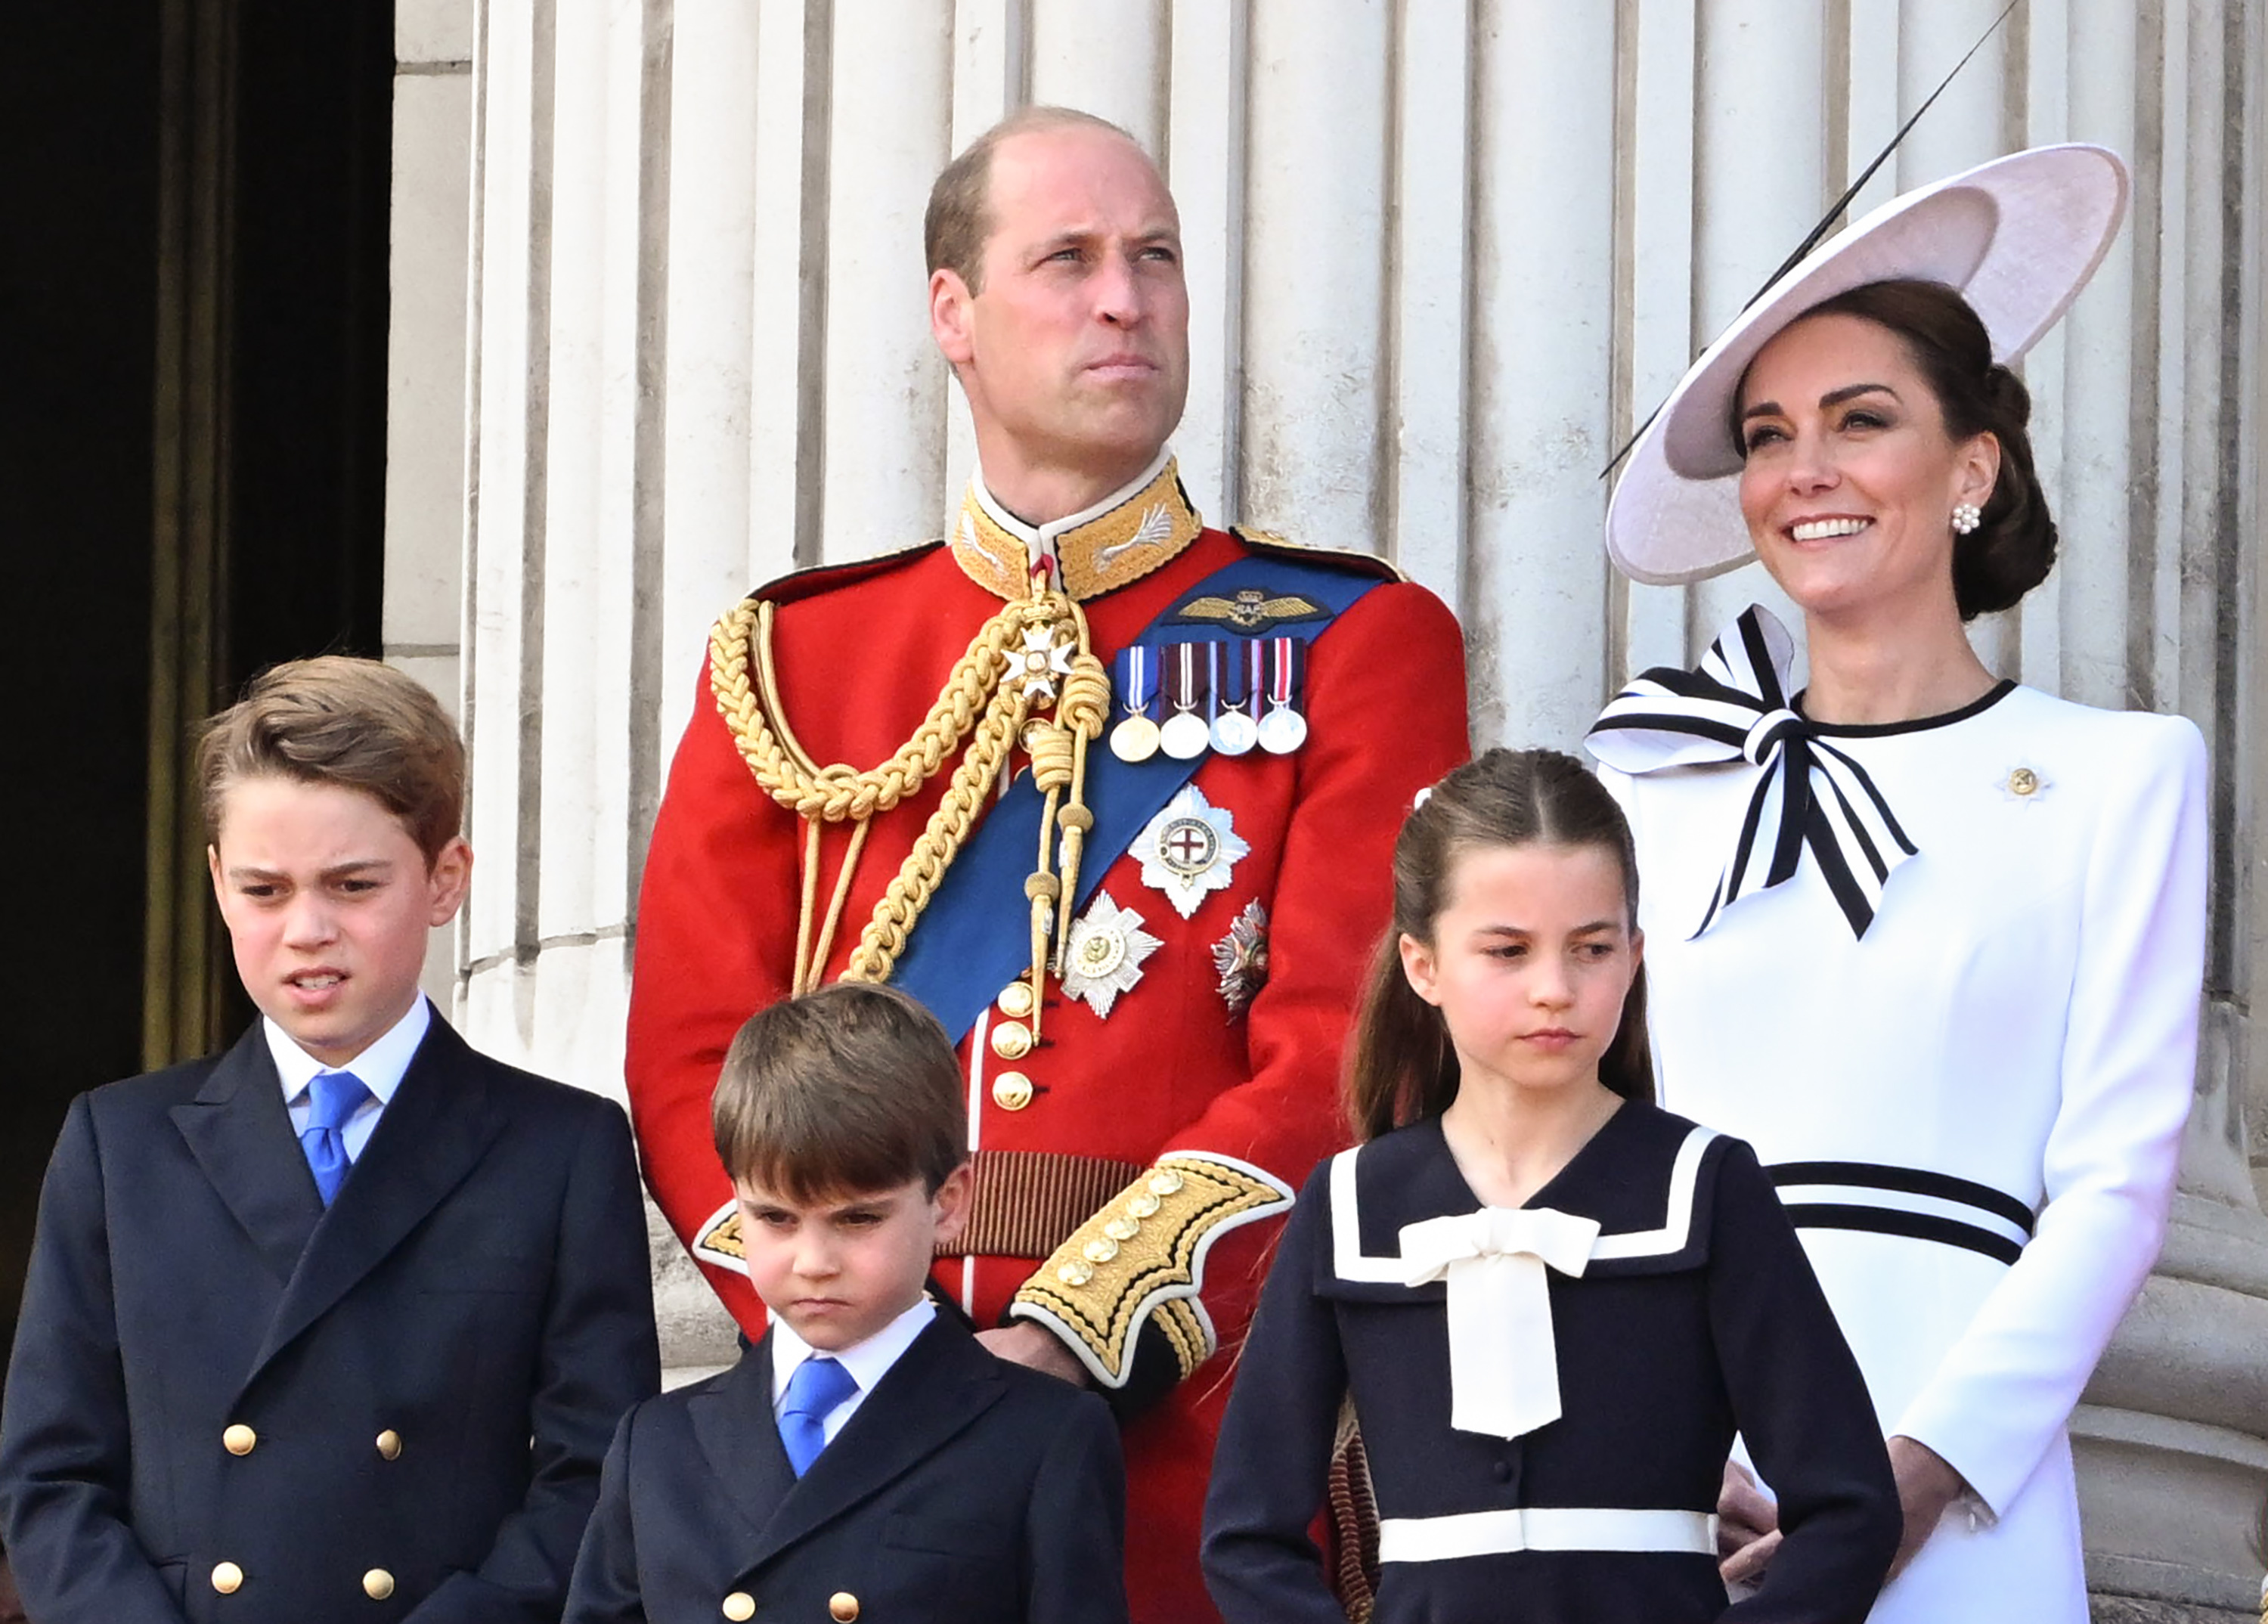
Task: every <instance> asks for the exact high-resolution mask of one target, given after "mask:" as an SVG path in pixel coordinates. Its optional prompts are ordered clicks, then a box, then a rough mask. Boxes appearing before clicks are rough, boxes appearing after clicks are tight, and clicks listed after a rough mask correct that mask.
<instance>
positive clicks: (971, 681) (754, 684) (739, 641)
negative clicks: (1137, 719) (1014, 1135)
mask: <svg viewBox="0 0 2268 1624" xmlns="http://www.w3.org/2000/svg"><path fill="white" fill-rule="evenodd" d="M773 615H774V606H773V605H772V604H770V603H769V602H757V601H754V600H751V601H748V602H742V603H740V604H738V605H736V606H734V607H733V609H730V610H728V611H727V612H726V613H725V616H723V617H722V618H721V619H719V620H718V623H717V625H716V628H715V630H714V631H711V633H710V637H709V686H710V691H711V693H712V694H713V695H714V696H715V698H716V701H717V709H718V712H719V713H720V714H722V716H723V717H724V719H725V725H726V726H727V727H730V728H731V729H732V732H733V742H734V743H735V744H736V745H737V746H738V747H739V749H740V756H741V758H742V759H743V760H744V761H746V762H747V764H748V770H749V771H751V772H752V773H754V774H755V779H756V782H757V784H758V785H760V786H762V788H763V790H764V792H765V793H766V794H769V795H770V796H771V798H772V799H773V800H774V801H777V802H778V803H779V804H780V805H781V806H784V807H785V808H788V809H789V810H791V811H792V812H794V813H795V814H796V815H797V816H799V817H800V818H802V819H803V820H804V823H805V826H806V837H805V842H804V865H803V893H802V900H801V905H800V908H799V914H798V918H797V921H796V945H795V978H794V982H793V991H795V992H797V993H806V992H808V991H810V990H811V989H812V988H813V987H814V986H816V985H819V982H820V979H821V977H822V976H823V975H824V974H825V971H826V965H827V961H828V955H829V954H830V952H831V951H832V950H833V948H834V943H835V934H836V927H837V926H838V925H839V924H840V923H841V920H842V916H843V906H844V904H845V903H846V901H847V900H848V899H849V897H850V894H851V880H852V877H853V875H855V873H856V872H857V869H858V860H859V857H860V855H861V854H862V853H863V852H864V850H865V840H866V832H867V829H868V827H869V824H870V823H871V822H872V820H873V816H874V815H875V814H876V813H877V812H887V811H888V810H889V809H890V808H893V807H895V806H896V805H897V804H898V802H899V801H902V800H903V799H904V798H905V797H906V796H908V795H909V794H913V793H914V792H915V791H916V790H917V789H919V788H920V787H921V786H922V785H923V784H924V783H925V782H927V781H928V779H930V778H931V777H932V776H933V775H934V774H935V773H936V772H937V771H938V770H939V768H940V767H942V766H943V765H944V764H945V762H946V759H947V758H948V757H951V756H952V755H953V753H954V751H955V750H956V749H962V746H963V744H964V742H965V743H966V749H963V750H962V753H961V759H960V761H959V762H958V764H955V765H954V769H953V776H952V778H951V779H949V780H948V781H947V784H946V792H945V798H944V800H943V801H940V802H939V805H938V808H937V810H936V811H935V812H933V813H932V814H931V815H930V820H929V823H928V825H927V827H925V828H924V830H922V834H921V838H919V839H917V841H915V842H914V848H913V850H912V851H911V852H910V853H908V854H907V856H906V860H905V861H904V863H903V864H902V865H901V866H900V867H899V869H898V872H897V875H896V876H895V878H894V879H892V880H891V882H890V883H889V885H888V887H887V889H886V890H884V891H883V893H882V898H881V900H880V902H879V903H877V904H875V907H874V914H873V918H872V919H869V920H868V921H867V922H866V927H865V931H864V932H863V933H861V934H860V936H859V939H858V949H856V950H855V951H854V952H853V953H852V954H851V963H850V964H849V966H848V967H847V968H846V969H845V970H844V971H843V979H845V980H849V981H887V980H888V979H889V976H890V971H891V969H892V968H893V967H894V966H895V964H896V963H897V960H898V956H899V955H900V954H901V953H902V952H903V951H904V950H905V945H906V940H907V938H908V936H909V934H911V933H912V930H913V927H914V924H915V922H916V921H917V919H920V917H921V912H922V910H923V909H924V907H926V906H928V904H929V900H930V898H931V897H932V896H933V895H934V894H935V893H936V890H937V887H938V884H939V882H940V881H941V880H942V879H943V878H944V877H945V872H946V869H947V868H948V867H951V866H952V863H953V860H954V856H955V855H956V854H958V853H959V852H960V850H961V842H962V841H963V840H964V839H965V838H967V837H968V830H969V827H970V825H971V824H973V823H975V822H976V815H977V813H978V811H979V810H980V809H981V808H982V807H983V804H984V798H985V796H986V794H987V793H988V792H989V791H990V787H991V786H993V785H994V784H995V783H996V782H997V781H998V779H999V778H1000V776H1001V771H1002V767H1003V765H1004V764H1005V761H1006V759H1007V755H1008V751H1009V749H1011V747H1012V746H1013V745H1014V744H1015V743H1016V742H1018V740H1019V739H1021V741H1022V742H1023V744H1024V747H1025V749H1027V751H1029V753H1030V755H1031V757H1032V773H1033V778H1034V780H1035V784H1036V785H1037V786H1038V787H1039V789H1040V790H1041V791H1042V793H1043V794H1045V796H1046V798H1047V799H1046V803H1045V807H1044V808H1043V810H1042V816H1041V820H1040V847H1039V853H1038V866H1037V867H1035V869H1034V870H1033V872H1032V874H1031V876H1030V877H1029V878H1028V879H1027V880H1026V881H1025V882H1024V894H1025V896H1026V897H1028V898H1030V901H1031V920H1032V964H1031V980H1032V994H1033V1015H1032V1028H1033V1036H1034V1037H1037V1036H1038V1035H1039V1011H1040V1008H1041V1005H1042V993H1044V992H1045V987H1044V986H1043V985H1042V982H1043V979H1044V977H1045V975H1046V972H1047V970H1048V967H1049V965H1048V952H1049V937H1050V936H1052V937H1053V938H1054V939H1055V940H1056V941H1058V942H1060V941H1062V939H1063V938H1064V936H1065V935H1066V934H1068V933H1069V928H1070V918H1069V915H1070V912H1071V908H1072V906H1073V905H1074V903H1075V900H1076V898H1077V897H1078V894H1079V861H1080V858H1081V855H1082V851H1083V846H1084V842H1085V837H1086V831H1087V830H1089V829H1090V828H1092V827H1093V826H1094V815H1093V814H1092V813H1090V812H1089V811H1088V810H1087V808H1086V803H1085V801H1084V795H1085V791H1086V749H1087V745H1088V744H1089V743H1090V742H1092V741H1093V740H1094V739H1095V738H1097V737H1099V736H1100V735H1101V732H1102V728H1103V724H1104V723H1105V722H1106V721H1107V720H1108V718H1109V714H1110V679H1109V676H1108V673H1107V672H1106V671H1105V670H1104V668H1103V665H1102V662H1101V661H1100V660H1098V659H1097V658H1096V657H1095V655H1094V652H1093V649H1092V647H1091V646H1090V644H1089V641H1088V637H1087V629H1086V615H1085V614H1084V613H1083V612H1082V611H1081V610H1080V609H1079V605H1078V604H1077V603H1076V602H1073V601H1072V600H1071V599H1070V598H1069V597H1066V596H1065V595H1064V594H1062V593H1059V592H1042V593H1038V594H1034V595H1033V596H1030V597H1027V598H1020V599H1016V600H1013V601H1011V602H1008V603H1006V604H1005V605H1003V606H1002V607H1001V609H1000V610H999V612H998V614H996V615H994V616H992V618H991V619H990V620H988V621H986V622H985V623H984V624H983V627H982V628H981V629H979V631H977V633H976V637H975V638H974V639H972V640H971V641H970V643H969V645H968V651H967V652H966V653H963V654H962V655H961V658H960V660H959V661H957V662H955V664H954V668H953V672H952V674H951V675H949V676H948V677H946V683H945V687H944V689H943V690H941V691H940V692H939V695H938V697H937V701H936V703H935V704H933V705H932V706H931V707H930V712H929V715H928V717H927V718H926V719H924V721H923V722H922V725H921V726H920V727H918V728H917V729H916V730H915V732H914V735H913V737H911V738H910V739H909V740H907V741H906V742H905V743H903V744H902V745H900V746H899V747H898V749H897V750H896V751H895V753H894V754H893V755H892V756H891V757H890V758H889V759H888V760H887V761H885V762H883V763H882V764H880V766H876V767H872V768H869V769H867V770H865V771H859V770H858V768H856V767H852V766H850V765H848V764H843V763H840V762H838V763H836V764H834V765H831V766H826V767H822V766H820V765H819V764H816V763H815V762H814V761H813V760H812V758H811V757H810V756H809V755H808V754H807V753H806V751H805V749H804V748H803V746H802V745H801V744H800V743H799V742H798V741H797V739H796V736H795V732H794V729H793V728H792V727H790V726H789V725H788V721H787V718H786V716H785V715H784V712H783V710H782V707H781V705H780V698H779V684H778V681H777V673H776V672H775V670H774V668H773V664H772V622H773ZM752 652H753V653H754V655H755V660H754V664H755V673H754V675H753V678H752V676H751V673H750V669H749V667H750V663H751V661H750V654H751V653H752ZM845 821H848V822H849V823H851V845H850V848H849V850H848V851H847V852H846V853H844V855H843V867H842V870H841V872H840V873H839V874H837V875H836V882H835V890H834V893H833V896H832V897H831V898H830V899H829V901H828V906H827V912H826V914H825V917H824V918H823V919H819V920H818V921H817V922H818V934H817V940H816V941H814V939H813V926H814V916H815V913H816V909H817V904H818V886H819V863H820V831H821V827H822V826H823V825H825V824H827V823H843V822H845ZM1058 857H1059V858H1060V861H1059V862H1058V861H1057V858H1058ZM1058 874H1059V875H1060V878H1058Z"/></svg>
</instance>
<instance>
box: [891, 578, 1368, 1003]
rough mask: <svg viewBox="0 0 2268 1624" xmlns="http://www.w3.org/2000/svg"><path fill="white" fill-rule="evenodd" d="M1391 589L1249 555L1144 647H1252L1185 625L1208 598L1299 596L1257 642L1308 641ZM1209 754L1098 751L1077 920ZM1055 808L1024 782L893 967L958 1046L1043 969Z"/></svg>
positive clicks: (1177, 607)
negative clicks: (1036, 871)
mask: <svg viewBox="0 0 2268 1624" xmlns="http://www.w3.org/2000/svg"><path fill="white" fill-rule="evenodd" d="M1379 584H1380V582H1379V579H1378V578H1377V577H1376V576H1374V575H1371V574H1368V573H1366V572H1359V571H1357V570H1353V569H1350V568H1347V567H1345V566H1344V565H1327V564H1310V563H1307V561H1305V560H1303V559H1296V558H1285V557H1279V556H1277V555H1273V554H1270V555H1267V556H1264V557H1244V558H1239V559H1238V560H1237V561H1236V562H1235V563H1233V564H1231V565H1226V567H1225V568H1222V569H1219V570H1217V571H1215V572H1213V573H1212V574H1211V575H1208V576H1206V577H1205V578H1204V579H1203V580H1202V581H1199V582H1198V583H1197V585H1196V586H1195V587H1191V588H1190V589H1189V591H1187V592H1185V593H1183V594H1182V595H1181V596H1180V597H1178V598H1176V599H1175V600H1174V602H1173V603H1172V604H1171V605H1169V606H1168V607H1167V609H1166V610H1165V611H1164V612H1163V613H1162V614H1160V616H1158V618H1157V619H1155V620H1153V621H1152V622H1151V623H1150V624H1149V625H1147V626H1145V628H1143V630H1142V631H1141V632H1140V634H1139V635H1138V636H1137V637H1135V638H1134V639H1132V640H1133V641H1134V642H1136V643H1145V642H1152V641H1156V642H1167V643H1242V642H1245V641H1247V640H1248V634H1244V633H1240V632H1238V631H1234V630H1233V629H1232V628H1228V627H1222V626H1218V625H1210V624H1185V623H1182V622H1179V621H1176V620H1175V616H1176V615H1178V614H1179V613H1180V612H1181V610H1182V609H1183V607H1184V606H1185V605H1187V604H1189V603H1190V602H1194V601H1195V600H1197V599H1198V598H1201V597H1216V598H1218V597H1226V596H1230V595H1232V594H1234V593H1236V592H1237V591H1238V590H1239V589H1241V588H1244V587H1259V588H1263V589H1265V590H1267V591H1268V592H1270V593H1271V594H1297V595H1299V596H1300V597H1304V598H1306V599H1307V600H1308V602H1311V603H1313V604H1314V606H1315V607H1316V608H1318V609H1321V610H1322V611H1323V613H1322V615H1321V616H1317V617H1315V618H1313V619H1307V620H1302V621H1300V622H1298V623H1297V624H1283V625H1278V626H1274V627H1271V628H1270V629H1269V630H1268V631H1266V632H1264V633H1259V634H1254V635H1264V636H1270V637H1290V638H1296V639H1300V641H1302V642H1307V641H1310V640H1312V639H1314V638H1315V637H1316V636H1318V635H1319V634H1320V633H1321V632H1322V631H1323V629H1324V628H1325V627H1327V626H1329V624H1331V622H1332V621H1333V620H1335V619H1336V618H1337V617H1338V616H1340V615H1343V614H1344V613H1345V612H1346V610H1347V609H1349V608H1350V607H1351V605H1352V604H1353V603H1354V602H1355V601H1356V600H1357V599H1359V598H1360V597H1361V596H1362V595H1363V594H1365V593H1366V592H1368V591H1369V590H1370V589H1371V588H1372V587H1375V586H1378V585H1379ZM1169 623H1171V624H1169ZM1204 759H1205V758H1204V756H1198V757H1195V758H1194V759H1192V760H1189V761H1177V760H1175V758H1173V757H1170V756H1167V755H1165V754H1163V753H1162V752H1161V753H1160V754H1158V755H1155V756H1152V757H1150V758H1149V760H1147V761H1121V760H1120V759H1119V758H1118V757H1116V756H1114V755H1112V754H1111V753H1110V750H1109V749H1108V747H1107V746H1106V745H1105V744H1104V743H1103V742H1102V741H1101V740H1100V739H1098V740H1096V741H1094V743H1093V744H1091V745H1090V746H1089V747H1088V749H1087V753H1086V805H1087V808H1088V809H1089V810H1090V811H1092V812H1093V813H1094V828H1093V829H1091V830H1088V831H1087V837H1086V857H1085V860H1083V862H1082V864H1081V866H1080V870H1079V898H1078V904H1077V906H1076V907H1074V908H1073V910H1072V912H1074V913H1076V912H1079V911H1080V910H1082V909H1084V908H1085V907H1086V904H1087V901H1088V899H1089V898H1091V897H1093V896H1094V893H1095V891H1096V890H1099V889H1100V888H1101V884H1102V876H1103V875H1104V874H1105V873H1106V872H1107V871H1108V869H1109V868H1110V866H1111V865H1112V864H1113V863H1115V862H1116V861H1117V860H1118V857H1119V855H1120V854H1121V853H1123V852H1124V851H1125V850H1126V848H1127V847H1128V846H1129V845H1132V844H1133V841H1134V837H1135V836H1137V835H1138V834H1140V833H1141V832H1142V830H1144V828H1145V827H1146V826H1147V825H1148V823H1149V822H1150V820H1151V819H1152V818H1153V817H1155V816H1157V815H1158V813H1159V812H1160V810H1161V809H1162V808H1164V806H1165V804H1166V803H1167V801H1171V800H1172V799H1173V798H1174V796H1175V794H1177V793H1178V792H1179V791H1180V789H1181V787H1182V785H1184V784H1186V783H1188V782H1189V779H1191V778H1192V777H1194V776H1195V775H1196V773H1197V768H1198V766H1199V765H1200V764H1202V763H1203V762H1204ZM1043 809H1044V800H1043V797H1042V795H1041V794H1040V792H1039V790H1038V789H1037V787H1035V786H1034V784H1033V782H1032V775H1031V774H1030V773H1029V772H1026V773H1022V774H1020V775H1019V776H1018V778H1017V779H1016V781H1015V783H1014V784H1013V785H1012V786H1010V787H1009V790H1008V793H1007V794H1005V795H1003V796H1001V797H1000V799H999V800H998V801H997V802H996V803H995V804H994V805H993V807H992V808H991V810H990V811H989V812H987V813H986V814H985V815H984V818H983V822H981V823H978V824H977V826H976V831H975V832H974V833H972V834H971V835H970V836H969V837H968V840H967V841H966V842H965V843H964V844H963V845H962V846H961V850H960V852H959V853H957V854H956V855H955V856H954V860H953V866H952V867H949V868H947V869H946V871H945V878H944V879H943V880H941V881H939V883H938V888H937V890H936V892H935V893H934V894H933V895H932V897H930V900H929V905H928V906H927V907H926V908H924V909H923V910H922V913H921V918H920V919H917V920H916V921H915V922H914V928H913V931H912V933H911V934H909V936H908V938H907V941H906V949H905V951H904V953H902V955H900V956H899V958H898V963H897V967H896V969H895V971H892V972H891V975H890V984H891V985H893V986H895V987H897V988H899V989H901V990H902V991H903V992H907V993H912V994H913V995H914V996H915V997H916V998H918V999H919V1000H921V1001H922V1002H923V1003H924V1004H925V1005H927V1006H928V1007H929V1009H930V1011H931V1013H932V1014H933V1015H936V1016H937V1018H938V1019H939V1021H940V1022H943V1023H944V1026H945V1030H946V1032H947V1033H948V1034H950V1035H951V1037H952V1038H953V1041H954V1044H956V1045H958V1044H959V1043H960V1042H961V1039H962V1038H963V1037H967V1036H968V1030H969V1028H971V1027H973V1026H975V1025H976V1017H977V1015H979V1014H981V1013H982V1012H983V1009H984V1008H985V1006H986V1005H988V1004H990V1002H991V1001H992V1000H994V999H995V998H997V997H998V996H999V995H1000V989H1001V988H1003V987H1005V986H1006V985H1008V984H1009V983H1010V982H1011V981H1013V980H1015V979H1017V978H1019V977H1020V976H1023V975H1026V974H1027V973H1029V971H1030V970H1031V966H1032V920H1031V910H1030V904H1028V903H1027V902H1026V901H1025V898H1024V879H1025V876H1026V875H1029V874H1030V873H1031V872H1032V860H1033V858H1034V856H1035V854H1036V853H1038V851H1039V849H1040V815H1041V813H1042V810H1043Z"/></svg>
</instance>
